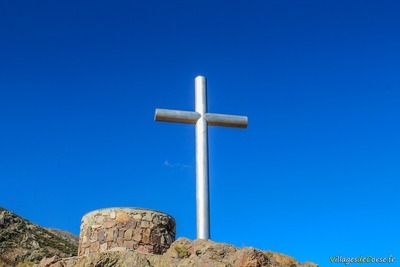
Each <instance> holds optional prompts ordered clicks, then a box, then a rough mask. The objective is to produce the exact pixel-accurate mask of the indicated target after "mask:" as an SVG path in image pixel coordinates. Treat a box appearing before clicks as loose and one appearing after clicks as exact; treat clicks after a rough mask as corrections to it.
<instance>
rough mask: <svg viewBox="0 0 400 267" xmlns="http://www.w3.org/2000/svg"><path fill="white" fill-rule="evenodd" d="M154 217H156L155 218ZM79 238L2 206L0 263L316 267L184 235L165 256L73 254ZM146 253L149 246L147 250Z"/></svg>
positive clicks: (127, 251) (116, 251)
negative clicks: (48, 227)
mask: <svg viewBox="0 0 400 267" xmlns="http://www.w3.org/2000/svg"><path fill="white" fill-rule="evenodd" d="M152 221H153V220H152ZM76 240H77V237H75V236H73V235H71V234H69V233H68V232H65V231H61V230H54V229H45V228H42V227H40V226H37V225H35V224H32V223H30V222H29V221H27V220H25V219H23V218H21V217H19V216H17V215H15V214H13V213H11V212H9V211H7V210H5V209H2V208H0V266H1V267H3V266H20V267H25V266H36V267H72V266H74V267H75V266H76V267H85V266H97V267H111V266H115V267H118V266H126V267H174V266H175V267H187V266H188V267H190V266H192V267H194V266H196V267H197V266H199V267H200V266H201V267H214V266H216V267H262V266H269V267H317V266H318V265H316V264H314V263H303V264H302V263H299V262H298V261H296V260H295V259H294V258H292V257H289V256H286V255H283V254H279V253H274V252H269V251H261V250H258V249H255V248H249V247H248V248H238V247H235V246H232V245H229V244H224V243H218V242H213V241H210V240H194V241H192V240H189V239H186V238H180V239H178V240H176V241H175V242H173V243H172V244H171V246H170V247H169V248H168V249H166V251H164V253H163V254H162V255H157V254H153V253H146V251H143V250H135V248H134V247H132V248H130V247H111V248H110V249H109V250H107V251H104V252H100V251H99V252H93V253H90V254H88V255H82V256H75V255H76V253H77V244H76ZM147 252H148V251H147Z"/></svg>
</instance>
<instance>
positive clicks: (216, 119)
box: [204, 113, 248, 128]
mask: <svg viewBox="0 0 400 267" xmlns="http://www.w3.org/2000/svg"><path fill="white" fill-rule="evenodd" d="M204 117H205V119H206V121H207V123H208V125H212V126H225V127H235V128H247V125H248V118H247V116H237V115H226V114H215V113H206V114H205V115H204Z"/></svg>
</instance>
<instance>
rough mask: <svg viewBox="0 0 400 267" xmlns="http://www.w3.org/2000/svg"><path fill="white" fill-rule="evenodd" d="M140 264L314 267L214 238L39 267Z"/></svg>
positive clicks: (161, 266)
mask: <svg viewBox="0 0 400 267" xmlns="http://www.w3.org/2000/svg"><path fill="white" fill-rule="evenodd" d="M49 266H51V267H70V266H76V267H78V266H79V267H84V266H104V267H111V266H140V267H191V266H193V267H195V266H196V267H197V266H198V267H262V266H270V267H272V266H274V267H317V266H318V265H316V264H313V263H304V264H301V263H299V262H298V261H296V260H295V259H293V258H292V257H289V256H286V255H283V254H279V253H273V252H265V251H261V250H257V249H254V248H237V247H234V246H232V245H229V244H224V243H217V242H213V241H209V240H208V241H205V240H194V241H191V240H189V239H186V238H180V239H178V240H176V241H175V242H174V243H172V245H171V247H170V248H169V249H168V250H167V252H166V253H164V254H163V255H154V254H145V253H139V252H135V251H128V250H126V249H114V251H109V252H103V253H95V254H90V255H88V256H81V257H71V258H67V259H57V258H55V257H54V258H51V259H44V260H43V261H42V262H41V263H40V264H39V266H38V267H49Z"/></svg>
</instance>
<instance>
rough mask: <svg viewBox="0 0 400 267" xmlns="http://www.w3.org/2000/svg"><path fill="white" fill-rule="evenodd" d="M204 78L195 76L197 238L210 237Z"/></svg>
mask: <svg viewBox="0 0 400 267" xmlns="http://www.w3.org/2000/svg"><path fill="white" fill-rule="evenodd" d="M206 91H207V85H206V78H205V77H203V76H197V77H196V78H195V99H196V100H195V110H196V112H198V113H199V114H200V115H201V117H200V118H199V119H198V120H197V122H196V215H197V216H196V217H197V219H196V220H197V239H210V202H209V190H208V141H207V120H206V118H205V114H206V113H207V92H206Z"/></svg>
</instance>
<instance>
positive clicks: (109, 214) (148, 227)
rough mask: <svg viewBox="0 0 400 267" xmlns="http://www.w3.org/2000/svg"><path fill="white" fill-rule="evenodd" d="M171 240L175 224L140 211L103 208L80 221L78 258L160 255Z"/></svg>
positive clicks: (159, 215) (158, 214) (166, 217)
mask: <svg viewBox="0 0 400 267" xmlns="http://www.w3.org/2000/svg"><path fill="white" fill-rule="evenodd" d="M174 240H175V220H174V218H172V217H171V216H169V215H168V214H165V213H162V212H159V211H154V210H148V209H140V208H107V209H99V210H95V211H92V212H89V213H87V214H85V215H84V216H83V217H82V221H81V229H80V236H79V250H78V255H79V256H82V255H88V254H91V253H97V252H104V251H107V250H113V249H114V250H118V248H123V249H131V250H136V251H140V252H144V253H153V254H163V253H164V252H165V251H166V250H167V249H168V248H169V247H170V245H171V243H172V242H174Z"/></svg>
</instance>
